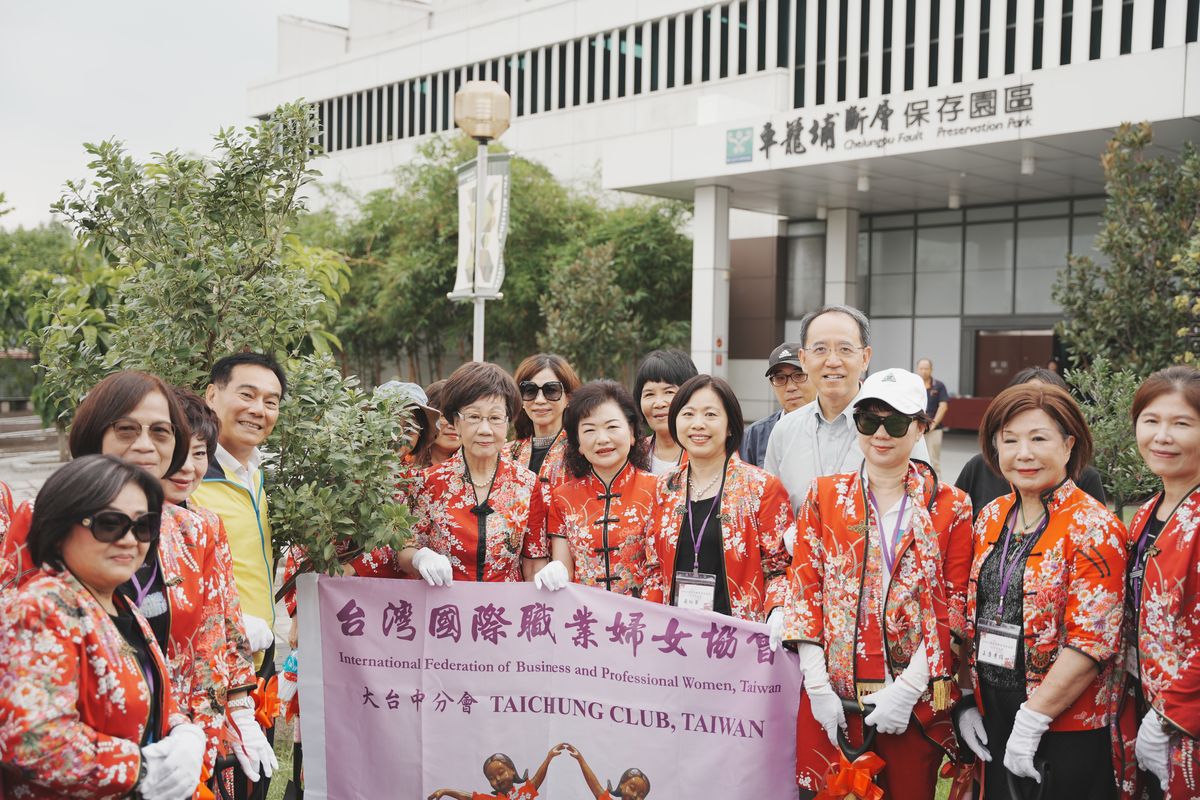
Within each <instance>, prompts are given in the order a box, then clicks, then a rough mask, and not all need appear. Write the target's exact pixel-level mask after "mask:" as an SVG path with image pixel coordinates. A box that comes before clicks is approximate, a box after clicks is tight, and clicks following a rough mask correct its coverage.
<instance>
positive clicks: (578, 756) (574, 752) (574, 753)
mask: <svg viewBox="0 0 1200 800" xmlns="http://www.w3.org/2000/svg"><path fill="white" fill-rule="evenodd" d="M560 747H562V748H563V749H564V751H565V752H566V754H567V755H569V756H570V757H571V758H573V759H575V760H576V761H580V762H582V761H583V754H582V753H580V752H579V750H578V749H576V747H575V745H573V744H567V743H566V742H563V743H562V744H561V745H560Z"/></svg>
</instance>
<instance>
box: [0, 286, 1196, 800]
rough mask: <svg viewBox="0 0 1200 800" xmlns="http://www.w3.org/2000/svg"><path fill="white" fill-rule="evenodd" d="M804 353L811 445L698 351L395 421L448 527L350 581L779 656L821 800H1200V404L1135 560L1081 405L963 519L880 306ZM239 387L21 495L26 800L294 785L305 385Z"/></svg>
mask: <svg viewBox="0 0 1200 800" xmlns="http://www.w3.org/2000/svg"><path fill="white" fill-rule="evenodd" d="M800 339H801V341H799V342H796V343H785V344H782V345H780V347H778V348H777V349H776V350H775V352H774V353H772V354H771V356H770V358H769V360H768V371H767V375H766V377H767V379H768V380H769V382H770V384H771V386H772V387H773V389H774V390H775V393H776V396H777V398H778V399H779V402H780V406H781V408H780V411H779V412H778V413H776V414H773V415H771V416H769V417H766V418H764V419H762V420H760V421H758V422H757V423H755V424H754V425H753V426H751V427H750V428H749V429H746V428H745V423H744V419H743V414H742V410H741V406H740V404H739V401H738V399H737V397H736V395H735V393H734V391H733V389H732V387H731V386H730V385H729V384H728V383H727V382H726V381H725V380H723V379H721V378H719V377H714V376H710V375H702V374H698V373H697V370H696V367H695V365H694V364H693V363H692V362H691V360H690V359H689V358H688V357H687V355H686V354H684V353H681V352H678V351H655V352H653V353H650V354H649V355H647V356H646V357H645V358H644V359H643V360H642V362H641V363H640V364H639V366H638V369H637V374H636V380H635V386H634V391H633V392H632V393H630V392H629V391H628V390H627V389H626V388H625V387H624V386H622V385H621V384H619V383H617V382H614V381H610V380H595V381H591V382H588V383H581V381H580V380H579V378H578V376H577V375H576V373H575V372H574V370H573V369H572V368H571V366H570V364H568V363H567V362H566V361H565V360H564V359H562V358H561V357H559V356H556V355H552V354H538V355H534V356H531V357H529V358H527V359H525V360H524V361H523V362H522V363H521V364H520V365H519V366H518V368H517V369H516V370H515V373H514V374H513V375H509V373H508V372H506V371H505V370H504V369H502V368H500V367H499V366H497V365H494V364H490V363H482V362H470V363H467V364H464V365H462V366H461V367H459V368H458V369H457V370H455V371H454V373H453V374H452V375H450V377H449V378H448V379H446V380H444V381H438V382H437V383H435V384H433V385H431V386H430V387H428V388H427V390H425V391H423V390H421V389H420V387H417V386H415V385H412V384H396V383H393V384H390V385H385V386H383V387H380V388H379V389H378V390H377V391H393V392H401V393H404V394H405V395H407V396H408V397H409V398H410V399H411V400H412V401H413V402H414V403H415V404H416V405H417V406H419V407H420V408H421V411H422V413H421V414H419V415H418V421H419V423H420V431H419V433H418V434H416V435H415V436H414V437H412V439H411V440H408V441H405V442H403V443H401V445H400V447H399V449H398V453H397V468H398V470H399V469H403V470H406V471H407V472H408V473H409V474H410V475H412V476H413V477H414V480H412V481H410V482H408V484H407V486H408V488H407V489H406V490H405V494H404V495H403V496H398V497H397V498H396V501H397V502H404V503H407V504H409V505H410V507H411V508H412V509H413V510H414V512H415V517H416V525H415V529H414V531H413V536H412V538H411V541H410V542H409V543H408V545H407V546H405V547H404V548H403V549H401V550H399V551H395V552H394V551H392V550H390V549H387V548H383V549H381V550H378V551H375V552H370V553H355V554H351V555H350V556H348V559H347V563H346V565H345V569H344V571H345V573H346V574H352V575H363V576H375V577H391V578H400V579H405V578H407V579H419V580H424V581H425V582H426V583H428V584H429V585H430V586H434V587H437V586H448V585H452V584H453V583H454V582H455V581H504V582H515V581H531V582H532V583H533V584H534V585H535V586H536V587H537V588H538V589H541V590H545V591H555V590H558V589H561V588H563V587H565V586H566V585H568V584H569V583H572V582H575V583H579V584H584V585H588V586H593V587H596V588H598V589H600V590H605V591H613V592H619V593H622V594H625V595H629V596H632V597H638V598H641V599H643V600H646V601H649V602H658V603H669V604H673V605H677V606H681V607H687V608H693V609H702V610H708V611H712V612H716V613H719V614H726V615H731V616H735V617H738V618H740V619H744V620H749V621H754V622H760V623H765V624H766V626H767V630H768V631H769V634H770V641H771V645H772V647H779V646H780V645H782V646H784V647H787V648H792V649H794V650H795V651H796V652H797V654H798V661H799V664H800V668H801V670H802V671H803V677H804V689H803V691H802V694H801V697H800V698H799V711H798V716H797V752H796V775H797V783H798V786H799V792H800V795H801V796H802V797H804V796H812V795H815V794H816V793H818V792H820V791H822V790H823V789H824V788H825V786H826V782H827V781H828V779H829V776H830V774H831V772H833V771H835V770H836V769H837V768H838V765H839V763H841V761H840V759H841V757H842V756H843V755H844V754H845V753H848V752H856V751H858V750H860V749H862V748H863V747H867V748H868V749H869V750H871V751H873V752H874V753H875V754H876V755H877V756H878V757H879V759H880V760H881V761H880V763H881V764H882V768H881V769H879V770H876V771H877V774H876V775H875V778H874V779H875V781H876V782H877V783H878V784H879V785H880V787H881V788H882V789H883V790H884V791H885V793H886V796H887V797H889V798H898V799H900V800H903V799H904V798H913V800H918V799H919V800H927V799H928V798H932V797H933V796H934V795H935V791H936V789H935V787H936V784H937V781H938V778H939V775H940V774H941V773H942V770H943V762H944V761H945V760H946V759H947V758H949V760H950V761H951V762H952V763H954V764H958V765H964V766H963V767H962V768H961V773H962V774H963V775H964V776H966V781H967V782H968V783H969V781H970V779H971V778H972V777H973V778H974V779H975V780H976V781H977V782H978V783H979V784H980V786H981V787H982V790H983V793H984V794H983V796H985V797H987V798H989V800H994V799H995V798H1005V797H1013V798H1018V797H1022V796H1025V792H1027V791H1028V790H1030V789H1031V788H1039V790H1040V791H1041V792H1042V796H1045V797H1067V796H1070V797H1085V798H1109V797H1114V798H1115V797H1118V796H1120V797H1122V798H1125V797H1130V798H1133V797H1166V798H1175V799H1176V800H1179V799H1181V798H1195V797H1200V785H1198V783H1197V782H1198V781H1200V752H1198V750H1197V737H1198V736H1200V553H1198V550H1200V538H1198V537H1197V536H1196V528H1197V526H1198V525H1200V371H1197V370H1196V369H1194V368H1192V367H1172V368H1170V369H1166V370H1163V371H1161V372H1159V373H1156V374H1154V375H1152V376H1151V377H1150V378H1148V379H1147V380H1146V381H1145V382H1144V384H1143V385H1142V386H1141V388H1140V389H1139V390H1138V393H1137V396H1136V398H1135V400H1134V402H1133V407H1132V409H1131V412H1130V413H1131V424H1132V425H1133V426H1134V430H1135V432H1136V438H1137V444H1138V448H1139V451H1140V452H1141V454H1142V457H1143V458H1144V459H1145V461H1146V464H1147V466H1148V467H1149V468H1150V469H1151V471H1153V472H1154V474H1156V475H1157V476H1158V477H1159V478H1160V479H1161V482H1162V489H1161V491H1160V492H1158V493H1157V494H1156V495H1155V496H1154V497H1152V498H1150V499H1149V500H1148V501H1147V502H1146V504H1145V505H1144V506H1143V507H1142V508H1141V509H1140V510H1139V511H1138V512H1137V513H1136V514H1135V515H1134V517H1133V520H1132V523H1131V524H1130V525H1129V526H1128V527H1126V526H1125V525H1124V524H1123V523H1122V522H1121V520H1120V519H1119V518H1118V516H1116V515H1115V514H1114V513H1113V512H1111V511H1110V510H1109V509H1108V508H1107V507H1106V505H1105V504H1104V498H1103V490H1102V488H1101V487H1100V485H1099V475H1098V473H1097V472H1096V470H1095V469H1094V468H1093V467H1092V466H1091V465H1090V460H1091V453H1092V438H1091V434H1090V432H1089V430H1088V425H1087V422H1086V421H1085V419H1084V416H1083V414H1082V413H1081V411H1080V409H1079V406H1078V405H1077V404H1076V402H1075V401H1074V400H1073V399H1072V397H1071V395H1070V393H1069V391H1068V390H1067V388H1066V385H1065V384H1064V383H1063V381H1062V378H1061V377H1059V376H1058V375H1057V374H1056V373H1054V372H1051V371H1049V370H1044V369H1031V370H1026V371H1024V372H1023V373H1021V374H1019V375H1017V376H1016V377H1015V378H1014V381H1013V383H1012V385H1010V386H1009V387H1008V388H1007V389H1005V390H1004V391H1003V392H1002V393H1000V394H999V395H998V396H997V397H996V398H994V399H993V401H992V403H991V405H990V406H989V408H988V410H987V412H986V414H985V416H984V418H983V421H982V424H981V427H980V431H979V445H980V450H981V453H980V456H978V457H977V458H976V459H973V460H972V462H971V463H969V464H968V465H967V467H966V468H964V470H963V471H962V474H960V475H959V476H958V480H957V481H956V484H957V485H952V484H950V483H949V482H946V481H944V480H943V479H942V478H941V477H940V476H939V475H938V472H937V469H936V468H935V467H934V466H933V465H931V463H930V455H931V453H932V452H936V451H940V447H939V446H938V445H939V444H940V442H939V441H937V439H938V437H930V436H929V434H930V433H931V432H937V431H938V429H939V428H940V424H941V422H942V417H943V416H944V415H945V414H946V396H945V390H944V387H939V385H938V382H936V381H934V380H932V375H931V373H932V364H929V363H923V364H919V365H918V369H917V372H916V373H914V372H909V371H907V370H905V369H897V368H890V369H884V370H881V371H876V372H872V373H871V374H870V375H869V376H868V375H867V372H868V367H869V365H870V361H871V342H870V328H869V324H868V321H867V319H866V318H865V316H864V315H863V314H861V312H859V311H858V310H857V309H854V308H851V307H847V306H830V307H826V308H822V309H820V310H818V311H815V312H813V313H810V314H809V315H807V316H806V317H805V319H804V320H803V321H802V323H801V336H800ZM233 358H234V359H243V360H242V361H237V362H235V364H234V366H233V367H232V368H231V367H230V366H228V365H227V364H224V363H219V364H218V365H217V366H216V367H214V369H213V376H212V382H211V384H210V386H209V387H208V389H207V392H206V397H205V400H201V399H200V398H199V397H196V396H195V395H191V394H190V393H189V392H186V391H183V390H178V389H174V388H171V387H167V386H165V385H162V384H161V382H157V383H156V381H157V379H155V378H153V376H146V375H143V374H141V373H118V374H117V375H114V376H110V377H109V378H107V379H106V380H105V381H104V382H102V383H101V384H100V385H99V386H98V387H96V389H94V390H93V392H92V393H90V394H89V396H88V399H87V400H86V401H85V402H84V403H83V404H82V405H81V406H80V409H79V411H78V412H77V414H76V418H75V422H74V425H73V428H72V434H71V443H72V452H73V455H75V456H76V460H75V461H73V462H72V463H71V464H68V465H67V466H65V467H63V468H62V469H61V470H60V471H59V472H58V473H56V474H55V475H54V476H52V478H51V479H50V480H49V481H47V483H46V485H45V486H44V487H43V489H42V491H41V493H39V495H38V498H37V501H36V503H35V504H34V505H33V507H32V509H30V508H28V507H27V506H25V507H21V508H18V509H13V508H12V507H11V506H12V504H11V502H9V503H8V504H7V505H4V504H3V503H2V500H3V498H2V496H0V538H3V540H4V550H3V552H4V553H5V554H6V556H7V558H6V560H0V571H3V570H8V572H9V573H10V574H9V576H8V577H7V578H4V577H0V585H4V584H5V583H7V585H8V586H9V587H10V588H9V589H8V590H7V591H8V596H7V597H6V598H5V603H4V611H3V613H4V614H5V615H6V619H5V621H4V626H3V634H2V635H3V637H4V643H3V644H4V646H5V648H6V649H5V650H3V651H0V652H4V653H5V656H4V657H3V658H5V659H6V662H5V663H3V664H0V775H2V776H3V780H4V781H6V785H7V788H8V789H10V790H11V789H15V790H17V791H16V793H14V796H28V797H51V796H58V795H59V794H62V793H68V794H70V793H74V794H89V793H90V796H113V797H119V796H124V795H125V794H127V793H129V792H130V791H131V790H133V789H135V788H136V789H137V790H138V791H139V792H140V793H141V795H142V796H144V797H150V798H156V797H164V798H168V797H184V796H186V795H190V794H191V793H192V790H193V789H194V790H196V791H200V789H199V788H198V784H199V783H200V782H202V781H203V780H208V779H209V776H210V775H212V774H217V776H218V777H220V771H219V770H218V771H217V773H214V772H213V770H214V769H215V767H214V761H215V760H216V759H217V758H218V757H219V756H220V755H222V754H224V753H227V752H232V754H233V756H234V757H235V758H236V759H237V761H238V762H239V764H238V773H239V775H240V774H242V773H244V774H245V775H249V776H251V777H259V776H260V775H261V779H260V781H259V786H260V787H261V785H262V784H263V783H265V779H266V778H268V777H269V776H270V771H271V769H273V767H274V762H273V757H272V756H270V754H269V750H270V748H269V744H268V743H267V740H266V738H265V737H264V736H263V734H262V731H261V730H259V729H258V727H257V726H254V727H252V726H250V725H248V724H247V723H246V722H245V716H239V712H241V711H242V710H244V711H245V712H246V713H247V714H249V715H251V720H253V713H254V710H255V709H254V704H255V701H254V700H253V699H249V696H253V695H255V693H258V694H261V693H262V690H261V689H260V688H258V685H257V684H256V681H255V678H254V671H255V668H256V666H258V665H261V666H263V667H264V668H267V666H268V665H269V663H270V661H271V658H270V655H271V653H270V650H271V649H272V646H273V638H272V639H270V641H267V637H268V636H269V635H270V633H269V632H270V626H271V624H272V623H273V612H272V610H271V605H270V601H271V590H272V582H271V578H272V574H273V573H272V571H271V568H272V566H273V559H274V554H273V552H272V548H271V541H270V528H269V524H268V522H267V517H266V503H267V495H268V494H269V486H267V487H265V488H264V484H263V479H262V466H261V457H260V455H259V453H258V450H257V448H258V447H259V445H261V443H262V442H263V441H264V440H265V438H266V436H267V435H268V434H269V433H270V430H271V428H272V427H273V425H274V420H275V417H276V416H277V413H278V403H279V400H280V399H281V397H282V395H283V392H284V389H285V388H286V380H285V378H284V375H283V373H282V371H279V370H278V367H277V366H276V365H274V362H272V361H270V360H269V359H267V358H266V357H263V356H255V355H253V354H244V355H241V356H234V357H233ZM244 359H250V360H249V361H247V360H244ZM254 359H260V360H257V361H256V360H254ZM268 376H269V378H268ZM510 430H515V433H516V435H515V438H513V439H511V440H510V438H509V432H510ZM181 437H182V438H181ZM89 454H94V455H89ZM210 456H211V458H210ZM197 487H198V488H197ZM193 492H194V494H193ZM22 520H24V521H22ZM6 527H7V528H8V532H7V534H6V533H5V528H6ZM20 531H27V534H21V533H20ZM289 555H290V558H289V571H290V572H293V573H294V572H295V571H297V570H300V569H303V557H302V556H303V554H297V553H292V554H289ZM0 574H2V572H0ZM156 598H157V599H156ZM289 609H290V610H292V611H293V613H294V599H293V600H291V601H290V605H289ZM260 623H261V625H262V626H266V634H265V635H262V637H261V641H258V642H257V643H256V641H255V640H256V631H259V630H260ZM257 645H261V647H260V646H257ZM255 651H258V653H257V655H256V654H255ZM263 651H266V653H265V654H264V652H263ZM264 655H265V659H264V658H263V656H264ZM256 658H257V659H258V660H257V662H256V661H255V659H256ZM31 687H32V688H31ZM247 703H248V704H249V707H245V704H247ZM261 717H262V715H261V714H260V719H259V722H265V720H263V719H262V718H261ZM239 720H240V721H239ZM548 758H549V756H548ZM298 761H299V759H297V762H298ZM497 763H499V762H497ZM581 763H582V762H581ZM501 766H504V765H501ZM496 769H497V770H498V771H500V772H503V771H504V770H500V768H499V767H497V768H496ZM512 771H513V772H514V775H515V768H513V770H512ZM485 774H487V775H488V776H489V781H492V777H491V775H490V773H488V764H485ZM189 781H190V783H191V788H189V789H188V790H187V792H186V793H181V792H183V791H184V788H185V787H186V785H187V784H188V783H189ZM592 783H593V782H592V781H589V787H591V786H592ZM645 783H646V785H645V786H644V787H642V785H641V782H639V781H633V780H631V781H624V780H623V781H622V782H621V783H620V785H619V786H618V787H617V788H616V790H613V789H609V794H610V795H611V796H613V797H618V796H619V797H621V798H623V799H624V800H631V798H633V797H638V798H640V797H644V796H645V795H646V794H648V790H649V784H648V782H645ZM627 784H628V786H631V787H633V788H631V789H629V790H628V792H627V791H626V789H625V788H623V787H626V785H627ZM1039 785H1040V787H1039ZM496 786H497V784H495V783H493V790H494V793H493V794H494V796H496V797H510V796H512V797H515V796H518V795H517V794H512V792H513V791H515V790H514V789H513V782H512V781H509V782H508V783H507V784H506V785H504V786H503V787H501V788H496ZM536 788H537V787H536V782H535V781H531V782H530V783H527V784H523V785H522V788H521V792H523V794H519V796H529V797H534V796H536ZM597 791H599V790H598V789H597ZM630 792H631V793H632V794H630ZM443 794H447V795H449V796H458V795H457V794H455V793H452V792H449V791H448V790H447V791H445V792H443ZM627 794H628V796H627ZM487 796H493V795H487ZM598 796H599V795H598Z"/></svg>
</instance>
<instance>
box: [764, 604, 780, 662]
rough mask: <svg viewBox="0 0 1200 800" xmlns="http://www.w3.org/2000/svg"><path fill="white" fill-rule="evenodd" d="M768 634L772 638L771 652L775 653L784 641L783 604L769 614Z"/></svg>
mask: <svg viewBox="0 0 1200 800" xmlns="http://www.w3.org/2000/svg"><path fill="white" fill-rule="evenodd" d="M767 635H768V637H769V639H770V644H771V652H772V653H774V652H775V651H776V650H778V649H779V644H780V643H781V642H782V641H783V606H776V607H775V608H773V609H771V613H770V614H768V615H767Z"/></svg>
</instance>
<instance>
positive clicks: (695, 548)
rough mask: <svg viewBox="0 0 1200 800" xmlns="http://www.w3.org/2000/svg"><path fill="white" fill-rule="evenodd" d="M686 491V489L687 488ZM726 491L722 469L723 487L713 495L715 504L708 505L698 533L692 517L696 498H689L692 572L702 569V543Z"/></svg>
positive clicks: (688, 515)
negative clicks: (709, 523) (713, 514)
mask: <svg viewBox="0 0 1200 800" xmlns="http://www.w3.org/2000/svg"><path fill="white" fill-rule="evenodd" d="M685 491H686V489H685ZM724 492H725V471H724V470H722V471H721V488H719V489H717V493H716V494H715V495H713V499H712V501H713V504H712V505H711V506H709V507H708V513H707V514H705V515H704V522H702V523H701V524H700V533H698V534H697V533H696V525H695V521H694V520H693V519H692V503H694V502H696V501H694V500H688V504H687V517H688V533H689V534H690V535H691V537H692V556H693V558H692V572H699V571H700V543H701V542H703V541H704V532H705V531H706V530H708V521H709V520H710V519H712V513H713V509H715V508H716V507H717V505H718V504H719V503H720V502H721V495H722V494H723V493H724Z"/></svg>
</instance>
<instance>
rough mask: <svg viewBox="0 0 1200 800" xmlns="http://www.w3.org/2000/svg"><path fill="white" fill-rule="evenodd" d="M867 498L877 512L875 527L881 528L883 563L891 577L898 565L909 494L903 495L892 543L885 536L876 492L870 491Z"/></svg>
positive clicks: (880, 538)
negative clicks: (902, 527)
mask: <svg viewBox="0 0 1200 800" xmlns="http://www.w3.org/2000/svg"><path fill="white" fill-rule="evenodd" d="M867 497H868V498H869V499H870V501H871V508H873V509H874V510H875V525H876V526H877V527H878V528H879V540H880V543H881V544H882V545H883V546H882V547H881V548H880V549H881V550H883V563H884V565H885V566H887V571H888V575H891V574H892V567H893V565H895V563H896V548H898V547H899V546H900V534H901V533H902V529H901V526H902V525H903V524H904V509H905V508H907V507H908V492H905V493H904V494H903V495H901V499H900V513H899V514H897V515H896V528H895V530H893V531H892V536H891V540H890V541H889V540H888V538H887V537H885V536H884V535H883V513H882V512H881V511H880V510H879V503H877V502H875V492H873V491H871V490H869V489H868V490H867Z"/></svg>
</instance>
